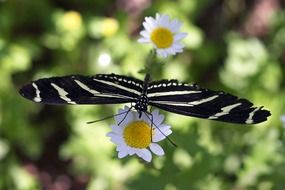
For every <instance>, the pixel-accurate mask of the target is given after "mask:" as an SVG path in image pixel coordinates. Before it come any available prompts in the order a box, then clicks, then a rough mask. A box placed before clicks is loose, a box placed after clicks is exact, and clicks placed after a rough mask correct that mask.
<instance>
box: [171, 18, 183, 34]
mask: <svg viewBox="0 0 285 190" xmlns="http://www.w3.org/2000/svg"><path fill="white" fill-rule="evenodd" d="M181 26H182V23H181V22H179V21H178V20H177V19H175V20H173V21H172V22H171V24H170V27H169V28H170V30H171V32H173V33H176V32H178V31H179V29H180V27H181Z"/></svg>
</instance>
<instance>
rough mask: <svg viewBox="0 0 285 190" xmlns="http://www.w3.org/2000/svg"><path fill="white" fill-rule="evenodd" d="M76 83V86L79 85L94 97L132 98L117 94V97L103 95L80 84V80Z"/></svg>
mask: <svg viewBox="0 0 285 190" xmlns="http://www.w3.org/2000/svg"><path fill="white" fill-rule="evenodd" d="M74 81H75V82H76V84H78V86H80V87H81V88H82V89H84V90H86V91H87V92H90V93H91V94H93V95H94V96H98V97H113V98H130V97H127V96H123V95H120V94H118V95H117V94H116V95H112V94H108V93H105V94H102V93H100V92H98V91H96V90H94V89H91V88H89V87H88V86H87V85H85V84H83V83H82V82H80V81H79V80H74Z"/></svg>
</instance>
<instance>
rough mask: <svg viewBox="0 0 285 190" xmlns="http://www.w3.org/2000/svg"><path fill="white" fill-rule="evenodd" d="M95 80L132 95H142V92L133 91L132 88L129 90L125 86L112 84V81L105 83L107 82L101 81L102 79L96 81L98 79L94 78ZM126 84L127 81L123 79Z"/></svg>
mask: <svg viewBox="0 0 285 190" xmlns="http://www.w3.org/2000/svg"><path fill="white" fill-rule="evenodd" d="M93 80H95V81H98V82H101V83H104V84H107V85H110V86H114V87H116V88H119V89H122V90H125V91H127V92H131V93H134V94H136V95H140V94H141V92H139V91H137V90H134V89H131V88H127V87H125V86H122V85H120V84H116V83H113V82H110V81H105V80H100V79H96V78H93ZM123 81H124V82H127V80H126V79H123Z"/></svg>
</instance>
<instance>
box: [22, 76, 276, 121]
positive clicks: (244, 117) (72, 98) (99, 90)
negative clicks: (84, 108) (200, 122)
mask: <svg viewBox="0 0 285 190" xmlns="http://www.w3.org/2000/svg"><path fill="white" fill-rule="evenodd" d="M20 94H21V95H22V96H23V97H25V98H27V99H29V100H32V101H34V102H40V103H44V104H120V103H134V104H135V106H134V108H135V109H136V110H137V111H138V112H139V113H142V112H146V111H147V107H148V105H151V106H155V107H157V108H160V109H163V110H166V111H169V112H173V113H177V114H182V115H186V116H193V117H198V118H205V119H211V120H217V121H223V122H230V123H239V124H254V123H260V122H263V121H266V120H267V117H268V116H270V115H271V114H270V112H269V111H267V110H264V109H262V108H263V107H254V106H253V104H252V103H251V102H250V101H248V100H246V99H242V98H238V97H236V96H233V95H231V94H228V93H225V92H222V91H213V90H208V89H203V88H200V87H199V86H198V85H195V84H187V83H180V82H178V81H177V80H160V81H150V77H149V75H146V77H145V79H144V81H141V80H139V79H136V78H133V77H127V76H123V75H116V74H98V75H95V76H90V77H88V76H80V75H72V76H63V77H52V78H43V79H39V80H36V81H34V82H31V83H30V84H27V85H25V86H23V87H22V88H21V89H20Z"/></svg>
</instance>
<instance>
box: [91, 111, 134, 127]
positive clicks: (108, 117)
mask: <svg viewBox="0 0 285 190" xmlns="http://www.w3.org/2000/svg"><path fill="white" fill-rule="evenodd" d="M129 111H130V109H128V110H127V111H124V112H121V113H117V114H114V115H110V116H107V117H104V118H102V119H98V120H95V121H88V122H86V123H87V124H92V123H96V122H100V121H104V120H106V119H110V118H112V117H115V116H118V115H122V114H124V113H127V112H129ZM124 119H125V117H124Z"/></svg>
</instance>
